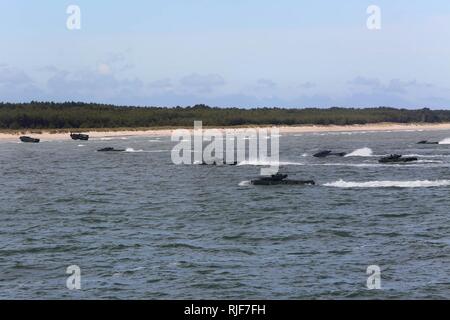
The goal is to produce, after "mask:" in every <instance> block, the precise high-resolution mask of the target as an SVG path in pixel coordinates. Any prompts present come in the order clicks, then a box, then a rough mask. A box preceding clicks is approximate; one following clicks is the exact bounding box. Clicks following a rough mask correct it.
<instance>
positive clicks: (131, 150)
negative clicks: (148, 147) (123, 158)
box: [125, 148, 145, 152]
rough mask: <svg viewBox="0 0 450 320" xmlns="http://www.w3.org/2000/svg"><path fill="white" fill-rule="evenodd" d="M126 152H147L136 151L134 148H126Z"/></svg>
mask: <svg viewBox="0 0 450 320" xmlns="http://www.w3.org/2000/svg"><path fill="white" fill-rule="evenodd" d="M125 152H145V151H144V150H142V149H139V150H134V149H133V148H126V149H125Z"/></svg>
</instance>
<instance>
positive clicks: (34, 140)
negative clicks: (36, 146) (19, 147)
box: [19, 137, 41, 143]
mask: <svg viewBox="0 0 450 320" xmlns="http://www.w3.org/2000/svg"><path fill="white" fill-rule="evenodd" d="M19 139H20V141H22V142H26V143H39V142H40V141H41V140H40V139H35V138H30V137H20V138H19Z"/></svg>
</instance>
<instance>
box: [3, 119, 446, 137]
mask: <svg viewBox="0 0 450 320" xmlns="http://www.w3.org/2000/svg"><path fill="white" fill-rule="evenodd" d="M272 127H275V128H278V129H279V130H280V133H323V132H361V131H373V132H377V131H411V130H413V131H419V130H423V131H437V130H450V123H438V124H431V123H427V124H421V123H411V124H399V123H377V124H362V125H345V126H340V125H328V126H326V125H302V126H242V127H211V128H209V127H204V129H218V130H233V131H235V132H240V131H243V130H246V129H257V128H272ZM177 129H188V130H192V127H191V128H148V129H146V128H137V129H132V128H117V129H113V128H111V129H109V128H107V129H86V130H70V129H61V130H58V129H48V130H45V129H43V130H39V129H35V130H17V131H13V132H11V130H8V131H1V130H0V141H8V140H17V139H18V138H19V137H20V136H22V135H29V136H32V137H34V138H38V139H41V140H43V141H45V140H47V141H48V140H71V139H70V136H69V133H70V132H80V133H81V132H82V133H86V134H89V136H90V137H91V138H111V137H113V138H114V137H126V136H143V137H170V136H171V134H172V132H173V130H177Z"/></svg>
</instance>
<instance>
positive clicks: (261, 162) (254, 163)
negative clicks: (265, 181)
mask: <svg viewBox="0 0 450 320" xmlns="http://www.w3.org/2000/svg"><path fill="white" fill-rule="evenodd" d="M303 165H305V164H304V163H301V162H286V161H268V160H248V161H242V162H240V163H239V164H238V166H303Z"/></svg>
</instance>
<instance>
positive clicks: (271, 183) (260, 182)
mask: <svg viewBox="0 0 450 320" xmlns="http://www.w3.org/2000/svg"><path fill="white" fill-rule="evenodd" d="M251 183H252V184H253V185H255V186H276V185H303V186H305V185H309V186H313V185H315V184H316V183H315V182H314V181H312V180H252V181H251Z"/></svg>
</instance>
